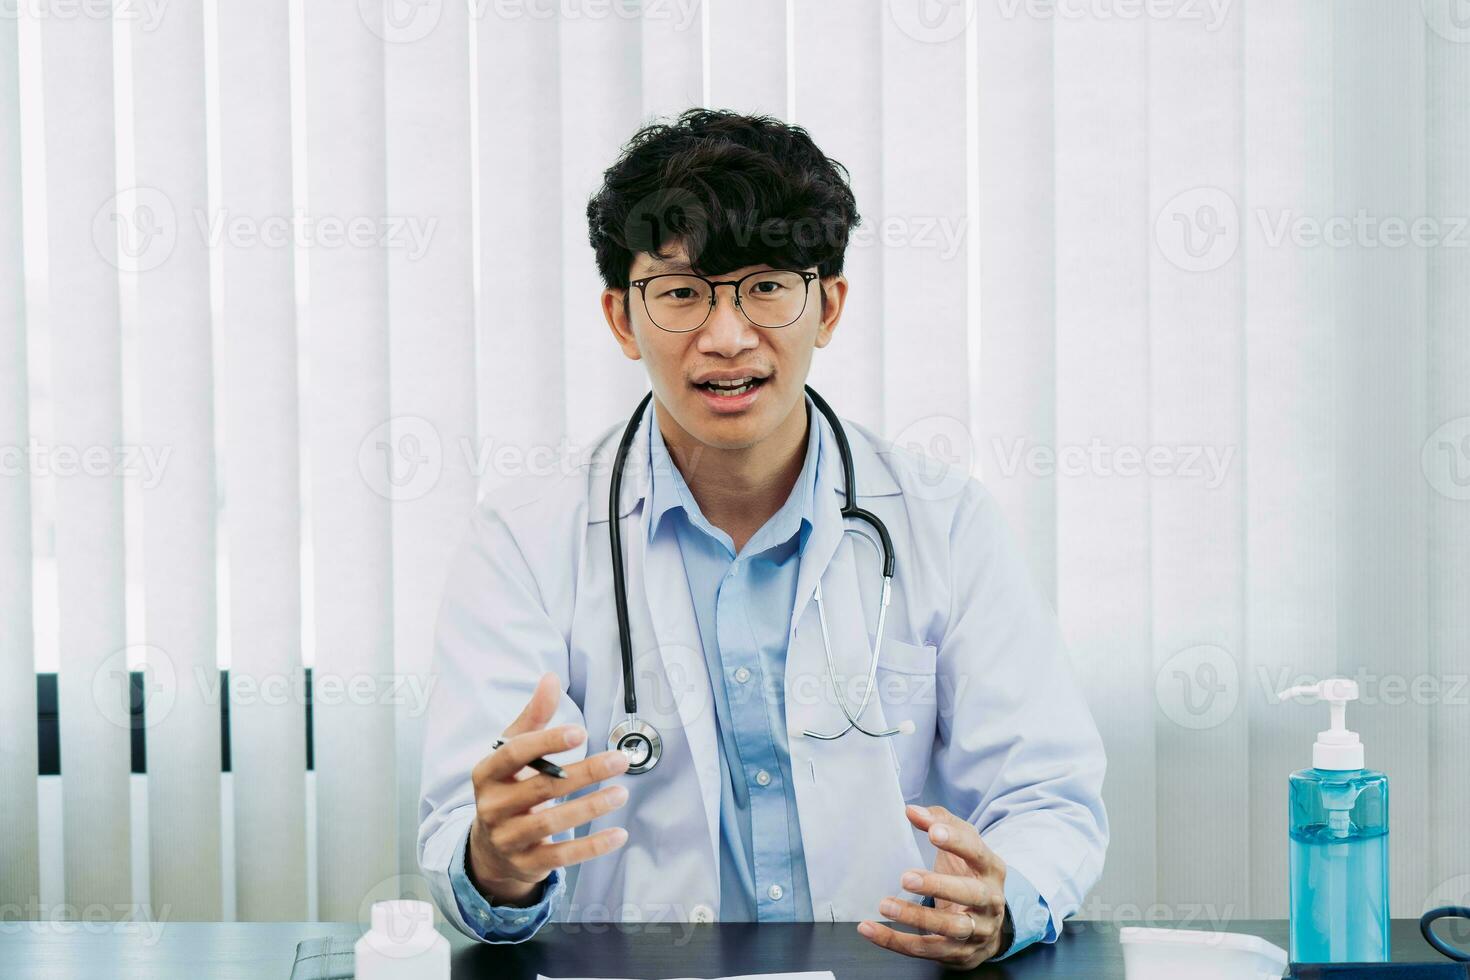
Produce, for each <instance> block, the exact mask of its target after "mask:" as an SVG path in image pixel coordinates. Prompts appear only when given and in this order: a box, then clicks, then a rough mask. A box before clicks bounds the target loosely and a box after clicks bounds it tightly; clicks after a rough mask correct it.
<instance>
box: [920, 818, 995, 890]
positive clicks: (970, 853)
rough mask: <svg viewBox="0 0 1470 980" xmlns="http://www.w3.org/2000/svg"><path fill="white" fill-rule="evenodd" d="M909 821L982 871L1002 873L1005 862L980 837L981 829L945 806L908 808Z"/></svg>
mask: <svg viewBox="0 0 1470 980" xmlns="http://www.w3.org/2000/svg"><path fill="white" fill-rule="evenodd" d="M905 814H906V815H907V816H908V817H909V822H910V823H912V824H913V825H914V826H916V827H918V828H919V829H920V830H926V831H928V832H929V841H930V842H931V843H932V844H933V845H934V846H935V847H937V848H939V849H940V850H943V851H948V852H949V853H951V854H953V855H954V856H955V857H957V858H959V859H960V860H962V861H964V862H965V863H966V864H968V865H969V866H970V867H972V868H974V869H975V870H976V871H978V872H980V873H981V874H999V873H1000V872H1001V871H1002V869H1004V868H1005V862H1003V861H1001V859H1000V857H999V856H998V855H997V854H996V853H995V852H994V851H992V850H991V849H990V847H989V846H988V845H987V844H986V843H985V841H983V840H981V839H980V831H978V830H976V829H975V825H974V824H972V823H970V822H969V821H968V820H962V819H960V818H959V817H957V816H955V815H954V814H953V813H950V812H949V811H948V810H946V809H945V808H944V807H942V806H931V807H928V808H925V807H918V806H909V807H906V808H905Z"/></svg>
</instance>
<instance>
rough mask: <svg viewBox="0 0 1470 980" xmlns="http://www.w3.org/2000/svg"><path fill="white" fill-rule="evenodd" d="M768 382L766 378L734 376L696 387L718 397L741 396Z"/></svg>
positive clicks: (703, 383) (706, 382)
mask: <svg viewBox="0 0 1470 980" xmlns="http://www.w3.org/2000/svg"><path fill="white" fill-rule="evenodd" d="M765 383H766V379H765V378H757V377H754V376H752V377H745V378H732V379H731V380H729V381H705V382H702V383H700V384H696V385H695V386H694V387H696V388H700V389H703V390H704V391H707V392H709V393H711V394H712V395H714V396H716V397H717V398H739V397H740V396H741V395H744V394H748V393H749V392H752V391H754V390H755V389H757V388H759V387H760V386H761V385H763V384H765Z"/></svg>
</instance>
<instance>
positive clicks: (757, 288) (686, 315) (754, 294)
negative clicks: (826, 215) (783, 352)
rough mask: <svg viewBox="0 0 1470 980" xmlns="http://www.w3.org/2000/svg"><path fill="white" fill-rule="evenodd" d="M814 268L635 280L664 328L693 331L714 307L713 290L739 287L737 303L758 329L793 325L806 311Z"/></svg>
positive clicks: (656, 322) (655, 321)
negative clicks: (736, 276)
mask: <svg viewBox="0 0 1470 980" xmlns="http://www.w3.org/2000/svg"><path fill="white" fill-rule="evenodd" d="M817 278H819V276H818V274H817V273H815V272H797V271H795V270H792V269H763V270H761V271H760V272H751V273H748V274H747V275H743V276H741V277H740V278H739V279H719V280H716V279H708V278H706V277H704V276H699V275H695V274H693V273H677V272H676V273H665V274H662V275H657V276H649V277H647V278H646V279H635V280H633V281H632V282H630V283H628V285H629V286H636V287H637V288H638V293H639V295H641V296H642V297H643V309H644V310H645V311H646V312H647V313H648V319H649V320H651V321H652V322H653V325H654V326H656V327H658V328H659V329H660V330H666V331H668V332H669V333H689V332H690V331H692V330H698V329H699V328H700V327H702V326H704V322H705V321H706V320H708V319H709V315H710V313H712V312H713V311H714V308H715V289H716V288H717V287H719V286H734V287H735V306H736V308H737V309H739V310H740V312H741V313H744V314H745V318H746V319H747V320H749V321H750V322H751V323H753V324H755V325H756V326H758V327H765V328H767V329H770V330H774V329H777V328H779V327H789V326H790V325H791V324H793V323H795V322H796V321H797V320H799V319H801V315H802V314H803V313H805V312H806V298H807V293H808V289H807V287H808V286H809V285H811V282H812V280H813V279H817Z"/></svg>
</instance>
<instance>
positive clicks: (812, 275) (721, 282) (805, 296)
mask: <svg viewBox="0 0 1470 980" xmlns="http://www.w3.org/2000/svg"><path fill="white" fill-rule="evenodd" d="M772 272H789V273H791V274H793V275H798V276H801V281H802V294H801V312H799V313H797V314H796V316H794V317H792V318H791V319H790V320H787V321H786V322H785V323H783V324H781V325H780V326H777V327H768V326H766V325H765V324H764V323H756V322H755V320H753V319H752V318H751V316H750V314H749V313H746V312H745V307H744V306H742V305H740V286H741V284H742V283H744V282H745V280H747V279H751V278H754V277H755V276H764V275H769V274H770V273H772ZM671 276H679V277H681V278H684V279H699V280H701V281H702V282H704V283H705V284H706V285H708V286H709V309H708V310H706V311H705V314H704V319H703V320H700V321H699V323H697V324H695V325H694V326H692V327H690V328H689V329H688V330H671V329H669V328H668V327H666V326H664V325H663V324H661V323H659V322H658V321H657V320H655V319H654V318H653V313H651V312H650V311H649V309H648V291H647V290H648V284H649V283H651V282H653V281H654V280H655V279H663V278H665V277H671ZM820 278H822V274H821V273H820V272H808V271H807V270H805V269H757V270H756V271H755V272H747V273H746V274H745V275H743V276H741V277H740V278H739V279H711V278H710V277H709V276H701V275H700V274H699V273H697V272H660V273H657V274H656V275H652V276H644V277H643V278H642V279H633V280H630V281H629V282H628V286H629V287H633V286H637V287H638V295H639V297H640V298H641V299H642V300H643V313H644V315H645V316H647V317H648V322H649V323H651V324H653V325H654V326H655V327H658V328H659V329H660V330H662V331H663V332H664V333H681V334H682V333H693V332H694V331H696V330H698V329H699V328H700V327H703V326H704V325H705V324H706V323H708V322H709V315H710V314H711V313H713V312H714V310H715V306H716V305H717V303H718V300H719V293H717V292H716V290H718V289H719V288H720V287H721V286H733V287H735V308H736V309H737V310H739V311H740V315H741V316H743V317H745V319H747V320H750V323H751V325H752V326H756V327H760V328H761V329H762V330H784V329H786V328H787V327H789V326H791V325H792V324H793V323H795V322H796V321H797V320H800V319H801V317H802V314H803V313H805V312H806V305H807V303H808V302H810V300H811V288H810V287H811V284H812V281H813V280H815V279H820Z"/></svg>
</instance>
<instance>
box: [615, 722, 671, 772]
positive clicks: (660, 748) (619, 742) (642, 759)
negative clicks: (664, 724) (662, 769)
mask: <svg viewBox="0 0 1470 980" xmlns="http://www.w3.org/2000/svg"><path fill="white" fill-rule="evenodd" d="M607 747H608V748H610V749H616V750H617V751H619V752H621V753H623V754H624V755H626V756H627V757H628V772H630V773H633V774H635V775H636V774H638V773H644V772H647V771H648V770H650V769H652V768H653V767H654V766H656V765H658V760H659V758H660V757H661V756H662V755H663V754H664V740H663V739H662V738H661V737H660V736H659V734H658V729H656V728H654V727H653V726H652V725H650V724H649V723H648V722H646V721H644V720H643V719H642V718H636V717H634V718H626V719H624V720H623V721H621V722H619V723H618V724H617V725H616V726H615V727H614V728H613V730H612V732H611V733H609V735H608V736H607Z"/></svg>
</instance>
